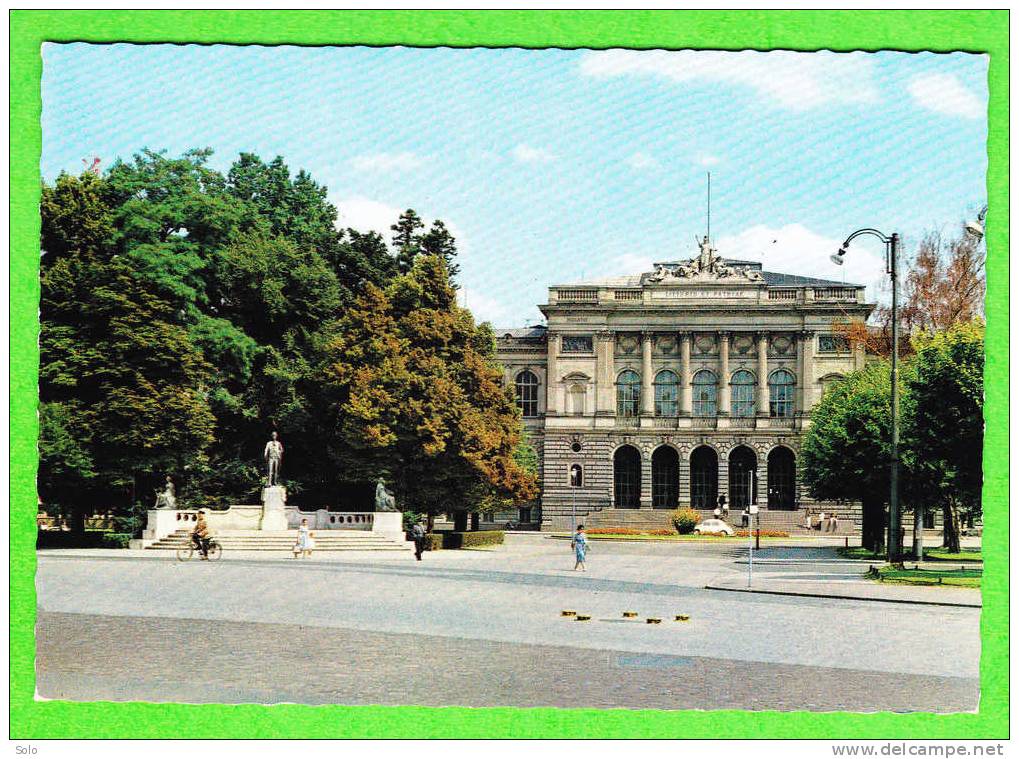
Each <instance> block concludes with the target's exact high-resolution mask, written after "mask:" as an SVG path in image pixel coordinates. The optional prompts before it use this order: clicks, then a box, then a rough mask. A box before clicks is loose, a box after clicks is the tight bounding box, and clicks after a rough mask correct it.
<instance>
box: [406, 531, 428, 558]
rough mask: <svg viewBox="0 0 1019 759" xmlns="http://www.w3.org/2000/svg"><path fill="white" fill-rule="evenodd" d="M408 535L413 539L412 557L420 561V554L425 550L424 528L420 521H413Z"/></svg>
mask: <svg viewBox="0 0 1019 759" xmlns="http://www.w3.org/2000/svg"><path fill="white" fill-rule="evenodd" d="M410 537H411V539H413V541H414V558H416V559H417V560H418V561H421V554H422V552H423V551H424V550H425V528H424V527H422V526H421V523H420V522H415V523H414V526H413V527H411V528H410Z"/></svg>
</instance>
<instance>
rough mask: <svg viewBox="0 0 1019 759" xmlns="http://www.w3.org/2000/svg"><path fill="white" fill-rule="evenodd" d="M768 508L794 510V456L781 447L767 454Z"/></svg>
mask: <svg viewBox="0 0 1019 759" xmlns="http://www.w3.org/2000/svg"><path fill="white" fill-rule="evenodd" d="M768 508H769V509H795V508H796V456H795V455H794V454H793V452H792V451H791V450H789V449H788V448H786V447H785V446H782V445H780V446H778V447H777V448H772V449H771V453H769V454H768Z"/></svg>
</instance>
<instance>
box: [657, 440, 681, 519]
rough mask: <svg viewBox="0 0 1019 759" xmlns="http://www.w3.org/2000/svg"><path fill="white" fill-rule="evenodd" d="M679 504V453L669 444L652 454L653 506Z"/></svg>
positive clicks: (672, 506)
mask: <svg viewBox="0 0 1019 759" xmlns="http://www.w3.org/2000/svg"><path fill="white" fill-rule="evenodd" d="M678 505H679V454H678V453H676V449H675V448H671V447H669V446H667V445H663V446H661V447H659V448H658V449H657V450H656V451H655V452H654V453H653V454H651V506H652V508H655V509H674V508H676V507H677V506H678Z"/></svg>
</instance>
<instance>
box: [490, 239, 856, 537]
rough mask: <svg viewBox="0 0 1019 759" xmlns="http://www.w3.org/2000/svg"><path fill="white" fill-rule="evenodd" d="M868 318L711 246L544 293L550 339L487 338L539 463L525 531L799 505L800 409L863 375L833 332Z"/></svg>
mask: <svg viewBox="0 0 1019 759" xmlns="http://www.w3.org/2000/svg"><path fill="white" fill-rule="evenodd" d="M873 307H874V306H873V304H868V303H866V302H865V298H864V287H863V286H861V285H851V284H844V283H841V282H832V281H828V280H822V279H814V278H810V277H802V276H796V275H791V274H779V273H775V272H768V271H763V270H762V267H761V264H760V263H758V262H754V261H739V260H731V259H723V258H720V257H719V256H718V255H716V252H715V250H714V249H713V248H712V247H711V245H710V242H709V241H708V240H707V238H705V240H704V242H703V243H701V252H700V255H699V256H698V257H696V258H692V259H690V260H686V261H673V262H664V263H657V264H655V265H654V271H653V272H647V273H642V274H638V275H634V276H628V277H620V278H614V279H607V280H602V281H595V282H581V283H575V284H568V285H553V286H551V287H550V288H549V296H548V302H547V303H546V304H544V305H542V306H540V308H541V311H542V313H544V314H545V317H546V319H547V322H548V326H547V328H546V327H532V328H526V329H511V330H501V331H497V338H498V340H497V343H498V347H497V352H498V358H499V360H500V362H501V363H502V365H503V367H504V368H505V372H506V374H505V378H506V382H507V383H508V384H509V385H510V386H512V387H513V388H514V389H515V392H516V397H517V402H518V404H519V406H520V409H521V411H522V412H523V417H524V423H525V426H526V427H527V429H528V431H529V434H530V437H531V440H532V442H533V444H534V445H535V447H536V449H537V451H538V458H539V461H540V477H541V497H540V502H539V503H538V504H535V507H534V508H531V509H523V510H521V511H522V513H521V514H520V517H521V520H522V521H533V522H537V521H538V520H539V519H540V521H541V524H542V528H543V529H563V528H567V527H569V525H570V524H571V521H572V517H573V514H574V513H576V514H577V515H578V517H579V518H581V519H583V520H584V521H586V522H587V523H588V524H596V525H606V524H621V523H627V522H628V521H629V522H631V523H632V519H629V520H628V519H627V517H633V516H636V514H635V513H634V512H631V511H629V510H638V512H640V513H643V514H644V515H645V516H646V517H647V518H650V519H651V521H652V522H653V521H654V518H656V517H657V518H658V519H659V520H661V521H662V522H664V521H665V516H666V512H665V511H664V510H671V509H673V508H675V507H676V506H677V505H692V506H693V507H695V508H700V509H708V510H710V509H714V508H715V506H716V504H717V502H718V496H719V495H725V496H726V498H727V500H728V506H729V507H730V508H733V509H742V508H743V507H744V506H745V505H747V504H748V503H751V502H754V503H757V504H758V505H759V507H760V509H761V512H762V514H766V513H768V512H771V513H773V514H775V512H778V511H782V512H784V513H786V514H788V512H790V511H795V510H797V509H802V508H804V507H805V506H808V505H810V503H809V500H808V499H807V497H806V494H805V493H804V491H803V489H802V488H801V487H800V485H799V483H798V480H797V471H796V459H797V455H798V451H799V445H800V439H801V436H802V434H803V431H804V428H805V426H806V425H807V424H809V418H808V415H809V412H810V409H811V407H812V406H813V405H814V404H815V403H816V402H817V400H818V398H820V396H821V394H822V393H823V392H824V389H825V387H826V386H827V385H828V384H830V383H831V382H833V381H836V380H837V379H838V378H840V377H841V376H843V375H844V374H845V373H846V372H850V371H852V370H854V369H858V368H861V367H862V366H863V362H864V353H863V349H862V347H857V348H853V347H852V346H850V345H849V344H848V343H847V341H846V340H845V339H843V338H842V337H841V336H840V335H838V334H837V333H836V332H835V331H834V330H833V326H832V325H833V323H834V322H836V321H840V320H841V321H845V320H847V319H866V318H867V316H868V315H869V314H870V312H871V310H872V309H873ZM641 510H647V511H641ZM654 510H662V511H654ZM772 521H774V520H772ZM766 523H767V520H766Z"/></svg>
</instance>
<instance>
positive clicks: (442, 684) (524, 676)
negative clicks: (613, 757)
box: [38, 612, 976, 712]
mask: <svg viewBox="0 0 1019 759" xmlns="http://www.w3.org/2000/svg"><path fill="white" fill-rule="evenodd" d="M612 621H613V622H617V621H619V620H615V619H614V620H612ZM561 624H586V623H578V622H572V623H571V622H565V621H564V622H562V623H561ZM620 624H626V625H634V626H639V627H645V626H646V625H645V624H644V623H643V621H642V620H641V621H639V622H635V623H632V622H628V623H622V622H621V623H620ZM662 624H663V625H665V622H663V623H662ZM655 627H656V629H655V630H654V631H653V634H654V635H656V636H658V637H661V638H664V639H671V640H673V641H675V640H677V639H679V638H681V637H682V632H681V631H680V630H679V629H678V627H679V625H678V623H673V626H672V627H668V626H666V627H660V628H659V627H657V626H655ZM140 641H145V644H144V645H142V646H140V645H139V642H140ZM38 648H39V668H38V669H39V674H38V677H39V684H38V689H39V693H40V694H41V695H43V696H45V697H47V698H59V699H71V700H77V699H105V700H143V701H185V702H191V703H201V702H233V703H245V702H248V703H281V702H299V703H308V704H332V703H342V704H418V705H426V706H504V705H506V704H512V705H515V706H522V707H528V706H556V707H599V708H650V709H755V710H763V709H776V710H792V709H809V710H814V711H832V710H851V711H876V710H891V711H908V710H922V711H935V712H941V711H970V710H973V709H975V708H976V687H975V684H974V683H973V681H972V680H969V679H967V678H957V677H935V676H920V675H908V676H902V677H898V678H895V679H891V678H887V677H883V678H882V677H874V674H873V673H872V672H866V671H860V670H846V669H835V668H829V667H798V666H789V665H776V664H760V663H748V662H738V661H732V660H727V659H720V658H709V657H700V656H683V655H675V654H643V653H634V652H629V651H614V650H601V651H585V650H582V649H577V648H569V647H565V646H550V645H541V646H533V645H520V644H510V643H492V642H489V641H483V640H464V639H458V638H452V639H451V638H443V637H437V636H431V635H407V634H391V633H375V632H364V631H359V630H350V629H345V628H335V627H334V628H319V627H306V626H302V625H281V624H260V623H242V622H221V621H211V620H201V619H171V618H165V617H145V618H141V617H127V618H125V617H107V616H97V615H82V614H61V613H50V612H43V613H42V614H40V617H39V624H38Z"/></svg>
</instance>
